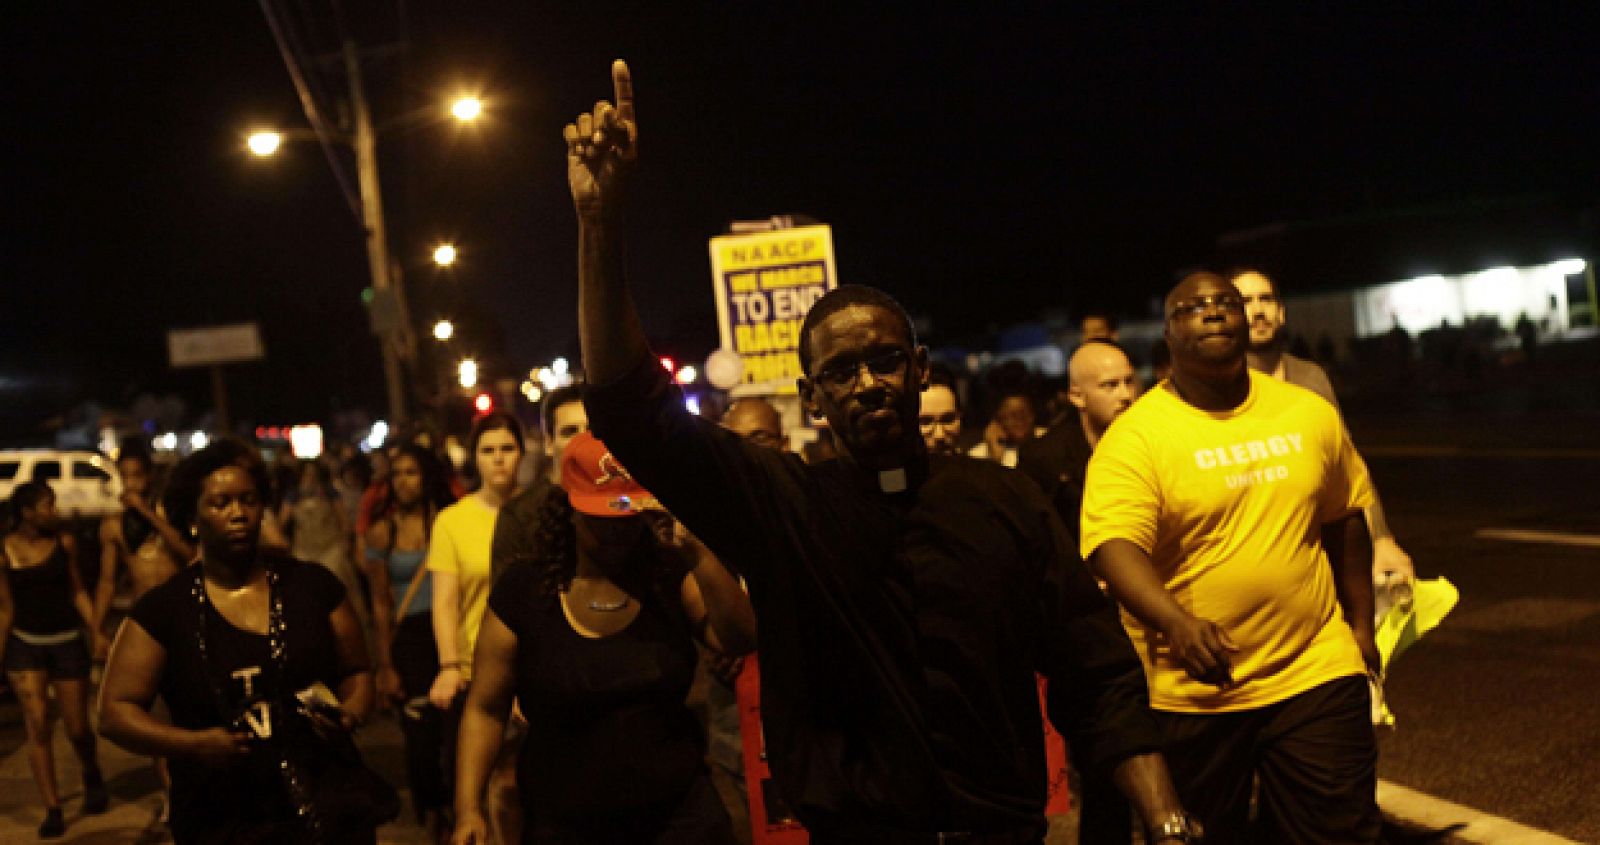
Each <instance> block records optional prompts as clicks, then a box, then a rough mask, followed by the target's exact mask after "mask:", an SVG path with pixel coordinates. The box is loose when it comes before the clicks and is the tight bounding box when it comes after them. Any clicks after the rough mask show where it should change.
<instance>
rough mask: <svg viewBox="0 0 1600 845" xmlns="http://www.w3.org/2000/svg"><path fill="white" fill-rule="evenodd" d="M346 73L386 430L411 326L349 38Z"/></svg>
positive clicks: (402, 416)
mask: <svg viewBox="0 0 1600 845" xmlns="http://www.w3.org/2000/svg"><path fill="white" fill-rule="evenodd" d="M344 67H345V75H346V76H348V77H349V80H350V111H351V120H352V122H353V123H354V124H355V127H354V128H355V132H354V136H355V137H354V141H355V151H356V176H357V181H358V184H359V188H360V191H361V222H362V226H363V228H365V229H366V233H367V264H368V266H369V268H370V269H371V272H372V295H373V298H372V306H371V307H372V330H373V333H374V334H376V335H377V336H378V345H379V346H380V347H381V348H382V350H383V381H384V386H385V387H386V388H387V390H388V393H389V426H390V429H391V430H394V429H395V428H397V427H399V426H400V425H402V424H404V423H405V422H406V385H405V376H404V373H403V372H402V370H401V367H400V343H401V340H402V338H404V337H405V332H406V330H407V329H408V328H409V326H410V322H409V316H408V315H407V313H406V308H405V301H406V300H405V296H404V295H403V293H402V291H401V289H400V285H401V277H400V275H399V274H398V273H395V274H393V275H392V276H391V274H390V272H389V241H388V237H387V235H386V234H385V232H384V227H383V197H382V194H381V193H380V191H379V188H378V139H377V133H376V132H374V131H373V128H372V115H371V114H370V113H369V112H368V111H367V95H366V91H365V89H364V88H363V87H362V84H361V58H360V55H359V53H357V51H356V45H355V42H354V41H346V42H344Z"/></svg>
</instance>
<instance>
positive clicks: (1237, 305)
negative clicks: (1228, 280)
mask: <svg viewBox="0 0 1600 845" xmlns="http://www.w3.org/2000/svg"><path fill="white" fill-rule="evenodd" d="M1213 308H1221V309H1222V310H1224V311H1232V312H1236V313H1239V314H1243V313H1244V300H1243V299H1240V298H1239V295H1238V294H1236V293H1213V294H1209V295H1206V296H1197V297H1194V298H1193V299H1185V300H1184V301H1182V302H1180V303H1178V304H1177V305H1175V306H1173V308H1172V313H1170V314H1168V315H1167V319H1169V320H1170V319H1173V318H1174V317H1204V316H1205V315H1206V314H1207V313H1209V312H1210V311H1211V309H1213Z"/></svg>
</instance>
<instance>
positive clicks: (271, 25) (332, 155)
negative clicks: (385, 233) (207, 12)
mask: <svg viewBox="0 0 1600 845" xmlns="http://www.w3.org/2000/svg"><path fill="white" fill-rule="evenodd" d="M260 2H261V12H262V14H263V15H265V16H266V19H267V28H268V29H270V30H272V38H273V41H275V42H276V43H277V45H278V54H279V55H280V56H282V57H283V65H284V68H285V69H286V70H288V71H289V79H290V81H292V82H293V83H294V90H295V93H296V94H298V95H299V97H300V108H301V110H302V111H304V112H305V115H306V121H307V122H308V123H310V124H311V129H312V131H314V132H315V133H316V134H317V141H318V142H319V143H320V144H321V146H322V154H323V156H325V157H326V158H327V159H328V166H329V167H330V168H332V169H333V176H334V178H335V179H336V180H338V182H339V188H340V190H341V192H342V193H343V194H344V200H345V204H346V205H348V206H349V207H350V213H351V214H354V215H355V216H356V220H357V221H358V222H360V223H361V225H362V226H365V225H366V220H365V219H364V218H363V217H362V214H361V200H360V197H359V195H358V194H357V192H356V189H355V186H354V185H352V184H351V183H350V177H349V175H348V174H346V173H345V171H344V167H343V166H342V165H341V163H340V162H339V157H338V153H337V151H336V149H335V145H334V141H335V140H336V136H335V133H334V130H333V129H332V128H331V127H330V126H329V125H328V122H327V120H326V119H324V118H323V116H322V112H321V111H320V110H319V109H318V108H317V101H316V98H315V97H313V96H312V93H311V90H310V87H309V86H308V85H307V83H306V77H305V74H304V73H302V72H301V70H300V64H299V62H298V61H297V60H296V58H295V55H294V51H293V50H292V48H291V47H290V44H289V40H288V36H287V34H286V32H285V29H284V27H283V25H282V22H281V21H280V20H279V19H278V15H277V14H276V12H275V11H274V10H273V8H272V2H271V0H260Z"/></svg>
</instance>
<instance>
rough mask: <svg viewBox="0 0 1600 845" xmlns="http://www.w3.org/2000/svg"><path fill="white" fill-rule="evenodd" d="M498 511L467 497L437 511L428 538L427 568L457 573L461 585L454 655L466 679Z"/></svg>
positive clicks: (485, 593)
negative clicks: (455, 651) (457, 652)
mask: <svg viewBox="0 0 1600 845" xmlns="http://www.w3.org/2000/svg"><path fill="white" fill-rule="evenodd" d="M499 514H500V510H499V509H498V508H491V507H489V506H488V505H486V504H484V503H483V502H482V500H480V499H479V498H478V497H477V496H467V497H466V498H464V499H462V500H461V501H459V502H456V503H455V504H453V505H451V506H450V507H447V508H445V509H444V510H442V511H439V515H438V516H437V517H435V518H434V520H433V537H432V539H430V540H429V541H428V563H427V567H428V568H429V569H431V570H433V571H434V572H448V573H450V574H451V575H454V576H456V579H457V581H458V583H459V584H460V585H461V593H460V595H461V598H460V601H459V606H460V608H461V621H460V624H459V625H458V626H457V628H456V643H457V648H458V649H459V650H460V653H459V654H457V655H456V656H457V657H458V658H460V659H461V660H463V661H465V662H464V663H463V664H462V666H461V675H462V677H464V678H469V679H470V678H471V677H472V654H473V648H474V647H475V646H477V644H478V629H479V628H480V627H481V626H482V625H483V611H484V608H486V607H488V606H489V581H490V578H489V549H490V547H491V546H492V545H493V543H494V521H495V518H496V517H497V516H499ZM435 595H437V593H435ZM435 612H437V611H435Z"/></svg>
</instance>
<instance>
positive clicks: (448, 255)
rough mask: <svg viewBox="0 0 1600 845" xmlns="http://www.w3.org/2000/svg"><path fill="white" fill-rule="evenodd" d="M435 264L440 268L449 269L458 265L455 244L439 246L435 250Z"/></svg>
mask: <svg viewBox="0 0 1600 845" xmlns="http://www.w3.org/2000/svg"><path fill="white" fill-rule="evenodd" d="M433 263H435V264H437V265H439V266H440V267H449V266H450V265H452V264H454V263H456V247H455V244H439V245H438V246H437V247H434V249H433Z"/></svg>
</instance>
